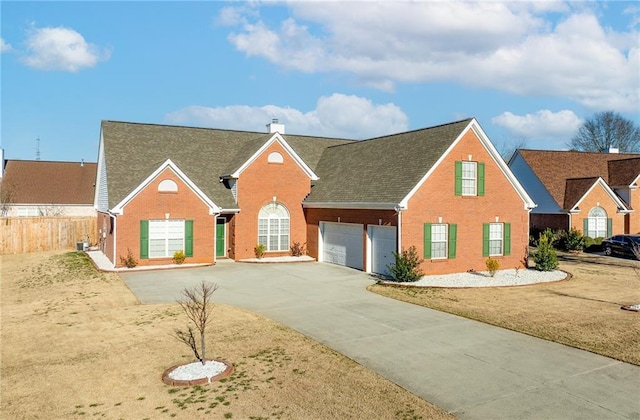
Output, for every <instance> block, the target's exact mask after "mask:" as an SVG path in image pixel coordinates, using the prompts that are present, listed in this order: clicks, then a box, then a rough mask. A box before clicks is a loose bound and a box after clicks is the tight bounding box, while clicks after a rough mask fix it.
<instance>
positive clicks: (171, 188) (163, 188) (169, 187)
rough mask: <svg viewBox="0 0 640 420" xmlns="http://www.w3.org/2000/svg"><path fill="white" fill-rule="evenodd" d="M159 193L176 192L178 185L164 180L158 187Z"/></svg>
mask: <svg viewBox="0 0 640 420" xmlns="http://www.w3.org/2000/svg"><path fill="white" fill-rule="evenodd" d="M158 191H159V192H178V184H176V182H175V181H173V180H171V179H165V180H163V181H162V182H160V184H159V185H158Z"/></svg>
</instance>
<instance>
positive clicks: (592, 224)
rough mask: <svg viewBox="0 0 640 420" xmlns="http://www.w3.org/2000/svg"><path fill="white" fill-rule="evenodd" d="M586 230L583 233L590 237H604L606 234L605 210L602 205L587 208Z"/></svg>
mask: <svg viewBox="0 0 640 420" xmlns="http://www.w3.org/2000/svg"><path fill="white" fill-rule="evenodd" d="M586 230H587V231H586V232H585V234H586V235H587V236H589V237H591V238H606V237H607V236H608V235H607V211H606V210H605V209H603V208H602V207H593V208H592V209H591V210H589V216H588V219H587V229H586Z"/></svg>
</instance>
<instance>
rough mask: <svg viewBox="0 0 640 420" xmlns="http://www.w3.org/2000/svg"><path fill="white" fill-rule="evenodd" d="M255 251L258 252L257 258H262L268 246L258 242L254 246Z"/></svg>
mask: <svg viewBox="0 0 640 420" xmlns="http://www.w3.org/2000/svg"><path fill="white" fill-rule="evenodd" d="M253 252H254V253H255V254H256V257H257V258H262V257H264V253H265V252H267V246H266V245H265V244H258V245H256V247H255V248H253Z"/></svg>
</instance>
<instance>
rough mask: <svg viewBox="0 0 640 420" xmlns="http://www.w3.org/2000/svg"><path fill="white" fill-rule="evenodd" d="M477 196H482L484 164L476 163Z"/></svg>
mask: <svg viewBox="0 0 640 420" xmlns="http://www.w3.org/2000/svg"><path fill="white" fill-rule="evenodd" d="M478 195H484V163H480V162H478Z"/></svg>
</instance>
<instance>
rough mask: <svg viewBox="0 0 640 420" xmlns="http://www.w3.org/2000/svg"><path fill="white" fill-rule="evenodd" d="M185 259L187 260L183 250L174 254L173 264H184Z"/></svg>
mask: <svg viewBox="0 0 640 420" xmlns="http://www.w3.org/2000/svg"><path fill="white" fill-rule="evenodd" d="M185 258H187V256H186V255H185V254H184V251H182V250H180V251H176V252H174V253H173V262H174V263H176V264H182V263H183V262H184V260H185Z"/></svg>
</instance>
